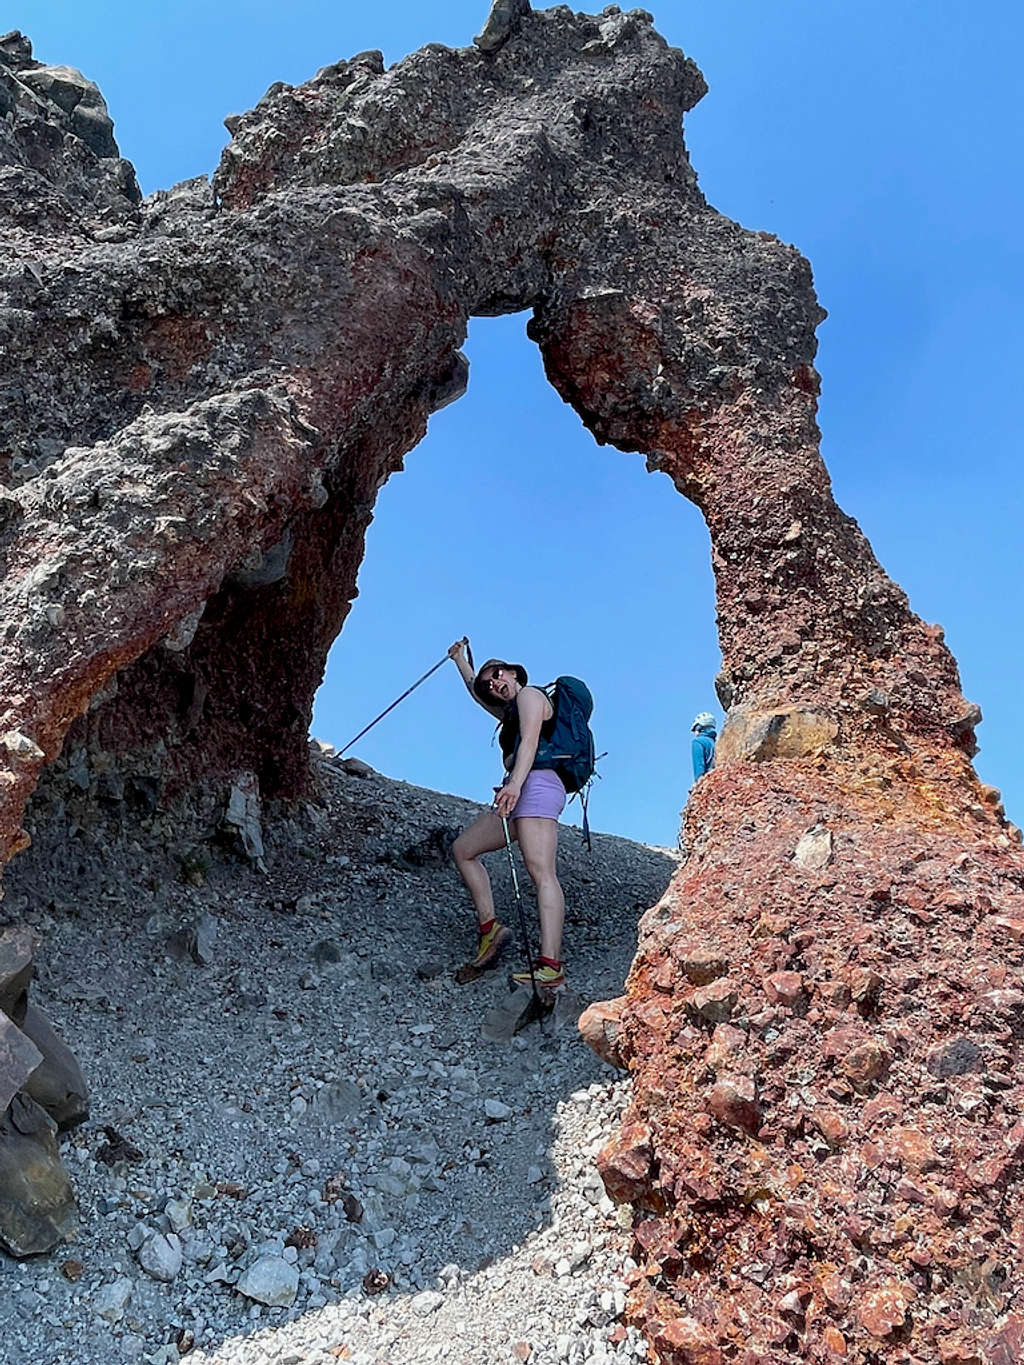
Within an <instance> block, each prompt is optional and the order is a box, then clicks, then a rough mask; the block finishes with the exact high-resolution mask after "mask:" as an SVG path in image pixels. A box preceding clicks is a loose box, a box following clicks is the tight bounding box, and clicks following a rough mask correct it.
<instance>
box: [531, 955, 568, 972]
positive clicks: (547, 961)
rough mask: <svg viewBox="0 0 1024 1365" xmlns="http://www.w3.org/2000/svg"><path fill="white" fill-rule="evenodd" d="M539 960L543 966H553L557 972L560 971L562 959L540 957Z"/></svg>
mask: <svg viewBox="0 0 1024 1365" xmlns="http://www.w3.org/2000/svg"><path fill="white" fill-rule="evenodd" d="M537 962H538V964H539V965H540V966H541V967H553V968H554V969H555V971H556V972H557V971H559V970H560V969H561V966H562V962H561V959H560V958H554V957H539V958H538V959H537Z"/></svg>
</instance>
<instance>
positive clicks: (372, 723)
mask: <svg viewBox="0 0 1024 1365" xmlns="http://www.w3.org/2000/svg"><path fill="white" fill-rule="evenodd" d="M462 643H463V644H464V645H465V646H466V650H467V652H468V651H469V636H468V635H464V636H463V637H462ZM449 657H450V656H449V655H447V654H446V655H445V656H444V658H443V659H438V661H437V663H436V664H435V665H434V667H433V668H428V669H427V671H426V673H424V675H423V677H422V678H417V679H416V681H415V682H414V683H413V685H412V687H407V688H406V689H405V691H404V692H403V693H402V695H401V696H400V697H396V698H395V700H394V701H393V702H392V703H391V705H390V706H387V707H385V708H384V710H383V711H382V712H381V713H380V715H379V716H377V717H376V718H375V719H374V720H371V721H370V723H369V725H365V726H364V727H363V728H362V729H361V730H360V731H359V733H358V735H356V737H355V739H350V740H349V742H348V743H347V744H346V745H345V748H344V749H339V750H338V757H339V758H341V756H342V754H344V753H346V752H347V751H348V750H349V749H351V748H352V745H353V744H357V743H358V742H359V740H361V739H362V737H363V735H365V734H366V733H367V731H368V730H372V729H373V727H374V726H375V725H376V724H377V721H378V720H383V719H384V717H385V716H386V715H387V714H388V712H389V711H393V710H394V709H395V707H396V706H397V705H398V703H399V702H400V701H405V699H406V697H407V696H408V695H409V693H410V692H415V691H416V689H417V687H419V685H420V683H425V682H426V681H427V679H428V678H429V677H430V675H431V673H436V672H437V670H438V669H439V668H441V667H442V665H444V664H446V663H447V662H448V659H449ZM469 666H470V668H472V667H473V655H472V654H470V655H469Z"/></svg>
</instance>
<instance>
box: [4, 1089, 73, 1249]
mask: <svg viewBox="0 0 1024 1365" xmlns="http://www.w3.org/2000/svg"><path fill="white" fill-rule="evenodd" d="M56 1134H57V1125H56V1124H55V1123H54V1122H53V1120H52V1119H51V1118H50V1116H49V1115H48V1114H47V1113H46V1111H45V1109H43V1108H42V1107H41V1106H40V1105H38V1104H36V1102H35V1100H33V1099H31V1098H30V1097H29V1096H28V1095H26V1094H24V1093H21V1094H18V1095H16V1096H15V1097H14V1099H13V1100H12V1101H11V1103H10V1105H9V1107H8V1109H7V1112H6V1113H5V1114H4V1115H3V1117H2V1118H0V1247H2V1248H3V1249H4V1250H5V1251H7V1252H9V1253H10V1255H12V1256H32V1255H37V1254H39V1253H40V1252H44V1251H52V1250H53V1248H54V1247H55V1246H56V1245H57V1244H58V1243H59V1242H61V1241H66V1240H68V1239H69V1238H70V1237H72V1236H73V1235H74V1232H75V1199H74V1195H73V1194H72V1192H71V1185H70V1183H69V1181H68V1178H67V1174H66V1173H65V1171H64V1168H63V1166H62V1165H61V1164H60V1156H59V1154H58V1151H57V1137H56Z"/></svg>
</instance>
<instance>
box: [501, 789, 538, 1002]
mask: <svg viewBox="0 0 1024 1365" xmlns="http://www.w3.org/2000/svg"><path fill="white" fill-rule="evenodd" d="M501 827H502V829H503V830H504V831H505V852H506V853H507V854H508V868H509V871H510V872H511V873H512V889H513V890H514V891H515V895H516V909H517V910H518V911H519V928H520V930H521V931H522V935H523V948H524V949H525V951H526V966H527V968H528V970H529V973H530V989H531V990H532V991H533V1008H534V1010H535V1011H536V1013H537V1018H538V1019H541V1018H543V1015H544V1006H543V1005H542V1004H541V999H540V992H539V991H538V990H537V980H536V977H535V976H534V975H533V955H532V954H531V952H530V936H529V934H528V933H527V930H526V915H525V913H524V911H523V897H522V893H521V892H520V890H519V877H518V876H517V875H516V860H515V858H513V856H512V837H511V835H510V834H509V832H508V820H507V819H506V817H505V816H504V815H503V816H502V817H501Z"/></svg>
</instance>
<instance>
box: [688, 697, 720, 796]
mask: <svg viewBox="0 0 1024 1365" xmlns="http://www.w3.org/2000/svg"><path fill="white" fill-rule="evenodd" d="M690 729H691V730H692V732H693V743H692V745H691V752H692V754H693V778H694V781H696V780H697V778H698V777H703V776H704V774H705V773H708V772H710V771H711V769H712V768H713V767H714V766H715V718H714V716H713V715H712V714H711V712H710V711H701V712H700V713H699V715H696V716H694V718H693V724H692V725H691V726H690Z"/></svg>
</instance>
